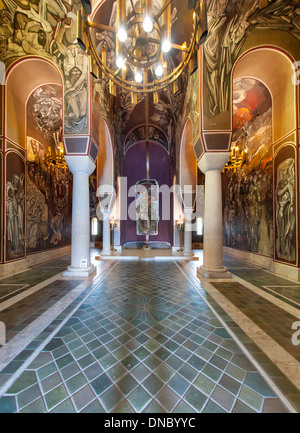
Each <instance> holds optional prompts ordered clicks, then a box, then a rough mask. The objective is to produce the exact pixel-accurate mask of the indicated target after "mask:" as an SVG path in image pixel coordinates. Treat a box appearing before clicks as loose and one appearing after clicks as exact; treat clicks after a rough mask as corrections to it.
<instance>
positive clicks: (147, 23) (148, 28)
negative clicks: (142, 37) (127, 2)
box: [143, 15, 153, 33]
mask: <svg viewBox="0 0 300 433" xmlns="http://www.w3.org/2000/svg"><path fill="white" fill-rule="evenodd" d="M143 29H144V30H145V32H146V33H151V32H152V30H153V21H152V19H151V17H150V16H149V15H147V16H146V17H145V19H144V21H143Z"/></svg>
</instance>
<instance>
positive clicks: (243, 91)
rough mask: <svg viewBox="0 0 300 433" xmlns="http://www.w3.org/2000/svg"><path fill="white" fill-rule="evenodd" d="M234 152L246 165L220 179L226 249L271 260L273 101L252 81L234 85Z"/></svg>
mask: <svg viewBox="0 0 300 433" xmlns="http://www.w3.org/2000/svg"><path fill="white" fill-rule="evenodd" d="M233 112H234V118H233V143H232V146H233V147H239V148H242V147H246V148H247V149H248V158H247V163H246V164H243V165H242V166H241V167H240V168H238V169H237V170H236V171H235V170H234V169H230V170H228V171H226V172H225V174H224V175H223V206H224V209H223V210H224V244H225V245H226V246H228V247H233V248H237V249H241V250H246V251H250V252H253V253H259V254H262V255H266V256H270V257H272V256H273V254H274V253H273V165H272V100H271V95H270V93H269V91H268V90H267V88H266V87H265V86H264V85H263V84H262V83H260V82H259V81H256V80H253V79H238V80H235V81H234V89H233Z"/></svg>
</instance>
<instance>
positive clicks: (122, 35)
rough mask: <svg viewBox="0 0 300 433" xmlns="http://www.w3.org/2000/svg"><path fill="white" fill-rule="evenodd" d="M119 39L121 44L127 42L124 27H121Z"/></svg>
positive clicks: (118, 34)
mask: <svg viewBox="0 0 300 433" xmlns="http://www.w3.org/2000/svg"><path fill="white" fill-rule="evenodd" d="M117 36H118V39H119V41H120V42H126V40H127V32H126V29H125V27H124V26H120V28H119V30H118V33H117Z"/></svg>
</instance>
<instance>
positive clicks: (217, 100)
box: [203, 0, 300, 118]
mask: <svg viewBox="0 0 300 433" xmlns="http://www.w3.org/2000/svg"><path fill="white" fill-rule="evenodd" d="M207 4H208V29H209V34H208V38H207V40H206V43H205V44H204V45H203V59H204V68H205V82H206V84H207V95H206V97H205V101H207V104H204V106H203V109H204V115H205V116H206V117H208V118H210V117H214V116H217V115H218V114H220V113H225V112H228V111H229V109H230V91H231V71H232V67H233V65H234V63H235V61H236V60H237V58H238V56H239V54H240V51H241V48H242V46H243V43H244V41H245V38H246V35H247V31H248V29H250V28H254V27H255V28H258V29H276V30H286V31H287V32H289V33H291V34H292V35H293V36H295V37H296V38H297V39H300V32H299V11H300V9H299V1H298V0H276V1H272V2H271V3H267V4H266V2H261V1H260V0H241V1H236V0H221V1H220V0H208V2H207ZM220 83H223V85H220ZM205 89H206V86H205Z"/></svg>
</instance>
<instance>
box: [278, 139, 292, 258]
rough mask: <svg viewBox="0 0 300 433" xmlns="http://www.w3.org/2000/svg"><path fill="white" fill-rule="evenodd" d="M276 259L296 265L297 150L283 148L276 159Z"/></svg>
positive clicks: (288, 147) (287, 147)
mask: <svg viewBox="0 0 300 433" xmlns="http://www.w3.org/2000/svg"><path fill="white" fill-rule="evenodd" d="M274 165H275V212H276V218H275V221H276V230H275V259H276V260H280V261H284V262H288V263H291V264H296V244H297V242H296V214H297V213H296V209H297V195H296V164H295V148H294V147H293V146H285V147H283V148H282V149H281V150H280V151H279V152H278V153H277V155H276V157H275V164H274Z"/></svg>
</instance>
